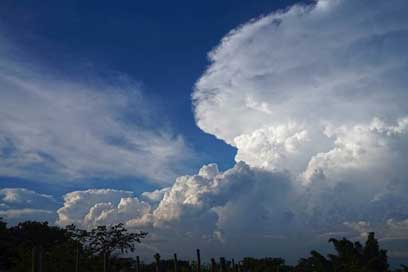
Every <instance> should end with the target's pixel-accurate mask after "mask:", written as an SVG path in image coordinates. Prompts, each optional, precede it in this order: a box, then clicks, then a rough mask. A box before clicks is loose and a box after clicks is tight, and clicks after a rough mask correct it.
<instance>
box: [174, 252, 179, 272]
mask: <svg viewBox="0 0 408 272" xmlns="http://www.w3.org/2000/svg"><path fill="white" fill-rule="evenodd" d="M174 272H178V260H177V254H176V253H174Z"/></svg>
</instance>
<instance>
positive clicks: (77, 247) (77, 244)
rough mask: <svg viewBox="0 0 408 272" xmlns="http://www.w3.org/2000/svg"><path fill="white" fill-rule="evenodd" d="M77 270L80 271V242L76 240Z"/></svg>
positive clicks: (76, 271)
mask: <svg viewBox="0 0 408 272" xmlns="http://www.w3.org/2000/svg"><path fill="white" fill-rule="evenodd" d="M75 272H79V242H78V241H76V252H75Z"/></svg>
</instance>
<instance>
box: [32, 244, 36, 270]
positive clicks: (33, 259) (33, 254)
mask: <svg viewBox="0 0 408 272" xmlns="http://www.w3.org/2000/svg"><path fill="white" fill-rule="evenodd" d="M36 251H37V250H36V246H33V248H32V251H31V272H35V270H36V263H37V262H36V260H37V256H36V255H37V252H36Z"/></svg>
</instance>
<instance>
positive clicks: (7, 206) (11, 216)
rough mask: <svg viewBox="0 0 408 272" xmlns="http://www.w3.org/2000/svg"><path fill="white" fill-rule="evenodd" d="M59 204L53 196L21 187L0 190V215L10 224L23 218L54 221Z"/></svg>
mask: <svg viewBox="0 0 408 272" xmlns="http://www.w3.org/2000/svg"><path fill="white" fill-rule="evenodd" d="M60 205H61V203H58V202H57V201H56V200H55V199H54V197H52V196H49V195H44V194H39V193H37V192H34V191H31V190H27V189H23V188H4V189H1V190H0V217H1V218H3V219H4V220H6V221H7V222H8V223H10V224H15V223H18V222H21V221H24V220H43V221H49V222H54V221H55V220H56V216H57V214H56V212H55V210H56V209H57V208H58V207H59V206H60Z"/></svg>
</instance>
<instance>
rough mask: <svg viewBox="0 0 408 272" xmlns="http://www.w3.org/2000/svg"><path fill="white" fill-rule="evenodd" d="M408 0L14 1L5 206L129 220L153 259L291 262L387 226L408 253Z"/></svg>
mask: <svg viewBox="0 0 408 272" xmlns="http://www.w3.org/2000/svg"><path fill="white" fill-rule="evenodd" d="M407 11H408V5H407V2H406V1H405V0H395V1H394V2H393V4H390V2H388V1H381V0H358V1H354V0H316V1H302V2H299V1H263V0H260V1H229V0H228V1H201V2H200V3H198V2H194V1H178V2H177V3H175V2H169V1H160V2H159V1H157V2H152V1H150V2H147V1H146V2H144V3H143V2H141V1H122V2H121V3H120V4H118V3H113V2H109V1H103V2H101V1H87V2H86V3H84V2H83V1H78V2H74V1H59V2H58V3H57V2H55V1H41V3H38V2H34V1H22V2H19V3H18V4H17V3H16V2H15V1H2V2H1V3H0V217H4V218H5V219H6V220H7V221H8V222H9V223H11V224H14V223H16V222H18V221H21V220H27V219H35V220H48V221H50V222H51V223H53V224H58V225H60V226H64V225H66V224H71V223H74V224H76V225H78V226H80V227H83V228H92V227H94V226H96V225H100V224H111V223H117V222H124V223H125V224H126V226H127V227H128V228H129V229H131V230H134V229H143V230H146V231H148V232H149V233H150V234H151V236H150V238H149V239H148V241H147V244H146V246H142V252H144V253H143V254H146V256H151V254H150V253H151V252H153V251H160V253H161V254H162V256H166V254H167V255H169V256H170V255H171V254H173V251H172V250H173V248H174V246H175V245H177V247H178V248H179V252H180V254H182V255H183V254H184V255H185V256H188V254H190V253H191V252H194V251H193V250H194V249H195V248H196V246H200V248H202V249H203V252H213V253H214V254H216V255H217V254H218V255H223V256H227V254H231V255H232V256H236V257H240V256H245V255H252V256H266V255H268V256H271V255H277V256H283V257H287V258H289V260H292V261H293V260H295V259H296V258H297V257H299V256H305V254H307V252H308V250H309V249H310V248H322V249H324V248H326V245H327V244H326V241H327V238H328V237H333V236H334V237H343V236H347V237H349V238H352V239H362V240H363V239H364V238H365V237H366V235H367V233H368V232H369V231H375V232H376V233H377V234H378V237H379V238H380V240H381V242H382V243H384V245H385V246H386V247H387V248H388V249H390V251H389V254H390V256H391V257H393V258H394V259H398V258H405V257H407V256H408V248H406V247H404V246H401V244H404V242H405V241H406V240H408V213H407V210H408V209H407V207H408V198H407V196H406V195H404V193H403V192H405V191H406V190H407V189H408V182H407V176H408V172H407V168H406V162H407V160H408V157H407V154H408V137H407V135H408V107H407V106H406V105H407V102H408V95H407V94H408V92H407V86H408V75H407V71H408V56H407V54H406V48H407V46H408V21H407V18H406V12H407ZM242 239H245V241H246V243H242ZM299 241H302V243H299ZM271 245H272V246H271Z"/></svg>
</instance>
